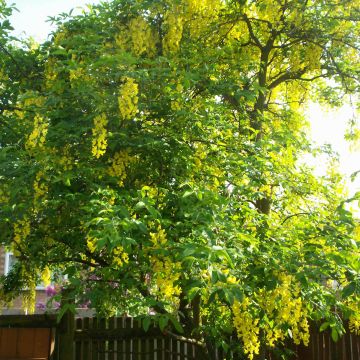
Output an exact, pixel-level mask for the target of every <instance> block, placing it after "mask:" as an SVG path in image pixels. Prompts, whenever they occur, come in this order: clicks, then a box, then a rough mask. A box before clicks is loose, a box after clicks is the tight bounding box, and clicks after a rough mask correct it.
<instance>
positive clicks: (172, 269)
mask: <svg viewBox="0 0 360 360" xmlns="http://www.w3.org/2000/svg"><path fill="white" fill-rule="evenodd" d="M150 240H151V242H152V243H153V245H154V246H153V248H152V249H154V250H156V249H162V248H164V247H165V246H166V243H167V239H166V233H165V230H164V229H162V228H161V226H160V225H159V226H158V228H157V232H155V233H150ZM150 262H151V265H152V268H153V271H154V274H155V279H156V280H155V281H156V291H157V293H158V294H159V295H161V296H162V297H163V298H164V299H165V300H166V301H169V302H171V303H176V302H177V297H178V296H179V295H180V293H181V289H180V287H179V286H178V285H174V284H175V282H176V281H177V280H179V278H180V274H181V264H180V263H179V262H173V261H172V260H171V259H170V258H168V257H164V256H159V255H156V256H151V257H150Z"/></svg>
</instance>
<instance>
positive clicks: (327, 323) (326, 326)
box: [319, 321, 330, 332]
mask: <svg viewBox="0 0 360 360" xmlns="http://www.w3.org/2000/svg"><path fill="white" fill-rule="evenodd" d="M329 325H330V323H329V322H327V321H326V322H324V323H322V324H321V326H320V329H319V330H320V332H322V331H324V330H326V329H327V328H328V327H329Z"/></svg>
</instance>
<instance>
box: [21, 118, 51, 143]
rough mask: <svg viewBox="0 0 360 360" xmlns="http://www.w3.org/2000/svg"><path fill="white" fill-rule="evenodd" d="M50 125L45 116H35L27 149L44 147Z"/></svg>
mask: <svg viewBox="0 0 360 360" xmlns="http://www.w3.org/2000/svg"><path fill="white" fill-rule="evenodd" d="M48 127H49V123H48V122H47V121H46V120H45V119H44V118H42V117H41V116H39V115H36V116H35V118H34V127H33V131H32V133H31V134H30V135H29V137H28V138H27V141H26V144H25V147H26V149H27V150H31V149H34V148H36V147H38V148H42V147H43V146H44V143H45V140H46V134H47V132H48Z"/></svg>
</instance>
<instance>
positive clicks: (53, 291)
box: [45, 285, 57, 297]
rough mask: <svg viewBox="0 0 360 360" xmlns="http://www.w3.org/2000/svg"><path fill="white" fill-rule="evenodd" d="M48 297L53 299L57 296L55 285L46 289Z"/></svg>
mask: <svg viewBox="0 0 360 360" xmlns="http://www.w3.org/2000/svg"><path fill="white" fill-rule="evenodd" d="M45 294H46V296H49V297H52V296H54V295H56V294H57V291H56V289H55V287H54V286H53V285H49V286H47V287H46V288H45Z"/></svg>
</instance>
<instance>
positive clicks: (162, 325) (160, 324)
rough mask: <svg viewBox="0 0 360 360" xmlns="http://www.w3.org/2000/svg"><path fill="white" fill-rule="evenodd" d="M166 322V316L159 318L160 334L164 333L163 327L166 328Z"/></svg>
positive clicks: (167, 319)
mask: <svg viewBox="0 0 360 360" xmlns="http://www.w3.org/2000/svg"><path fill="white" fill-rule="evenodd" d="M168 322H169V318H168V317H167V316H165V315H162V316H160V318H159V327H160V330H161V332H164V330H165V327H166V326H167V324H168Z"/></svg>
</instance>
